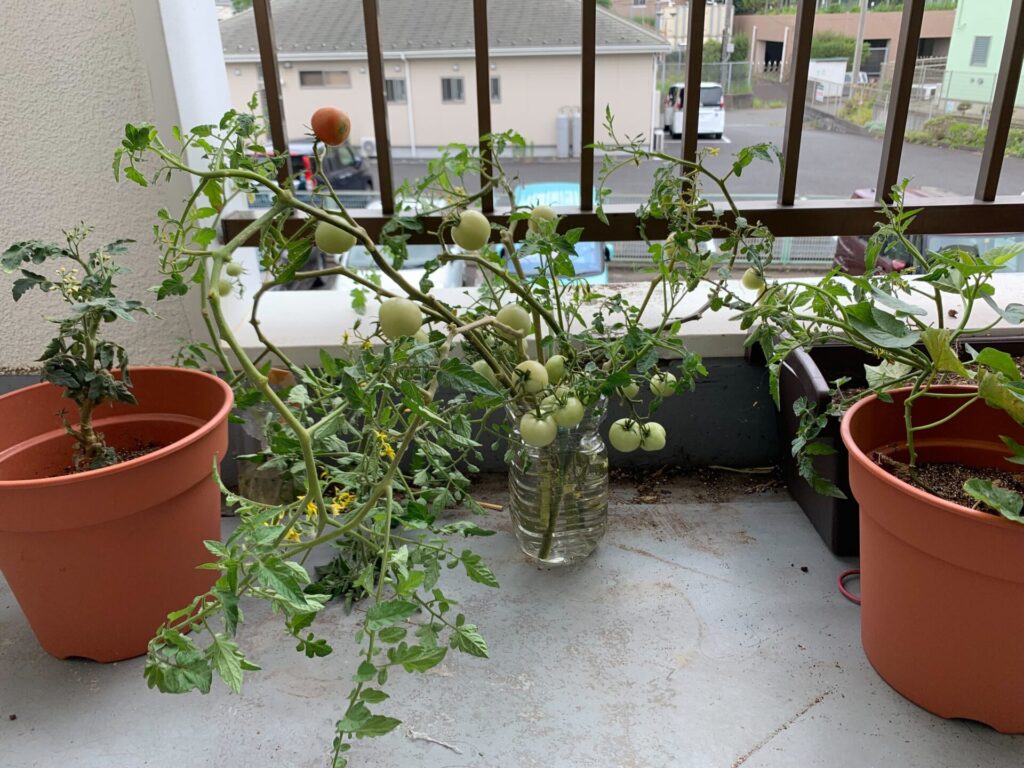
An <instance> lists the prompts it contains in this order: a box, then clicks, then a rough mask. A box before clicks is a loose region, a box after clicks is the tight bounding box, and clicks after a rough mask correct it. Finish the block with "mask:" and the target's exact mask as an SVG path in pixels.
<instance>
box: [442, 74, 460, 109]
mask: <svg viewBox="0 0 1024 768" xmlns="http://www.w3.org/2000/svg"><path fill="white" fill-rule="evenodd" d="M463 100H464V95H463V87H462V78H461V77H442V78H441V101H443V102H445V103H446V104H456V103H460V102H462V101H463Z"/></svg>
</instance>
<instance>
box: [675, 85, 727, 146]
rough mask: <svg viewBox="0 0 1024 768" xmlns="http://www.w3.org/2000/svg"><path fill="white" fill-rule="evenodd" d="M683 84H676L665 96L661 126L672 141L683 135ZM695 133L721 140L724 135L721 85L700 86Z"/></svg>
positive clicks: (723, 101)
mask: <svg viewBox="0 0 1024 768" xmlns="http://www.w3.org/2000/svg"><path fill="white" fill-rule="evenodd" d="M684 91H685V86H684V84H683V83H676V84H675V85H673V86H671V87H670V88H669V89H668V93H667V94H666V95H665V105H664V110H663V124H664V126H665V130H666V131H667V132H668V133H669V134H671V136H672V138H673V139H678V138H680V137H681V136H682V135H683V93H684ZM697 133H698V134H699V135H702V136H711V137H712V138H715V139H720V138H722V134H723V133H725V89H723V88H722V85H721V83H701V84H700V109H699V111H698V117H697Z"/></svg>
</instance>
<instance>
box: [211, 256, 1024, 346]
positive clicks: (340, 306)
mask: <svg viewBox="0 0 1024 768" xmlns="http://www.w3.org/2000/svg"><path fill="white" fill-rule="evenodd" d="M817 279H818V278H817V277H808V278H802V279H801V280H806V281H808V282H811V281H815V280H817ZM994 283H995V286H996V294H995V297H994V298H995V300H996V301H997V302H998V303H999V305H1000V306H1003V305H1006V304H1009V303H1011V302H1019V303H1024V274H1022V273H1007V274H1004V275H997V276H996V277H995V279H994ZM729 284H730V287H731V288H732V289H733V290H734V291H737V293H739V295H749V296H750V297H751V298H752V297H753V292H752V291H747V290H745V289H744V288H742V287H741V286H740V285H739V281H738V280H732V281H730V283H729ZM258 285H259V284H258V282H256V281H255V280H253V279H252V278H249V279H247V280H246V289H245V292H244V295H243V297H242V298H236V299H234V300H231V301H229V302H226V304H227V307H226V311H227V314H228V318H229V322H230V324H231V327H232V329H233V331H234V333H235V335H236V337H237V338H238V340H239V342H240V343H241V345H242V348H243V349H244V350H245V352H246V354H248V355H250V356H255V355H258V354H260V353H261V352H263V345H262V344H261V343H260V342H259V339H257V337H256V333H255V331H254V329H253V328H252V326H251V325H250V324H249V315H250V313H251V310H252V301H251V297H252V295H253V292H254V291H255V290H256V288H258ZM647 287H648V284H647V283H612V284H610V285H602V286H594V289H595V290H598V291H600V292H601V293H604V294H607V295H613V294H615V293H621V294H622V296H623V298H624V299H625V300H626V301H628V302H631V303H633V304H639V303H640V302H641V301H642V299H643V296H644V294H645V292H646V290H647ZM431 295H432V296H434V297H436V298H437V299H439V300H440V301H443V302H445V303H447V304H449V305H451V306H454V307H460V306H462V307H466V306H469V305H470V304H471V303H472V302H473V301H474V300H475V297H476V289H475V288H435V289H434V290H433V291H431ZM706 298H707V297H706V294H705V293H704V292H701V291H699V292H697V293H695V294H691V295H688V296H687V297H686V298H685V299H684V300H683V302H682V303H681V304H680V306H679V307H678V308H677V309H676V311H675V312H674V313H673V315H672V316H673V317H684V316H686V315H689V314H691V313H693V312H694V311H696V310H697V309H699V308H700V306H701V305H702V304H703V303H704V302H705V301H706ZM377 306H378V304H377V302H376V301H374V300H373V299H372V298H370V299H369V300H368V301H367V308H366V311H365V312H364V313H363V314H359V313H357V312H356V311H355V310H353V309H352V307H351V300H350V297H349V295H348V293H347V292H346V291H337V290H317V291H272V292H268V293H266V294H265V295H264V297H263V298H262V299H261V301H260V313H259V319H260V328H261V330H262V331H263V333H264V335H265V336H266V337H267V338H268V339H270V340H271V341H272V342H273V343H274V344H276V345H277V346H278V347H279V348H280V349H281V351H282V352H284V353H285V354H286V355H288V356H289V357H290V358H291V359H292V360H293V361H294V362H295V363H296V364H298V365H310V366H316V365H319V351H320V349H325V350H327V351H328V352H329V353H331V354H334V355H337V354H339V353H340V352H341V351H342V349H343V348H344V346H345V345H344V341H343V335H344V334H345V333H346V332H349V333H350V334H351V333H352V332H353V331H354V330H355V328H356V326H357V325H359V326H360V332H361V334H362V335H366V334H368V333H369V332H370V331H371V330H372V329H373V325H374V323H375V322H376V319H377ZM596 308H597V305H596V303H595V304H593V305H591V306H590V307H587V308H584V311H583V312H582V314H583V316H584V317H585V318H586V319H587V320H589V319H590V318H591V317H592V315H593V312H594V311H595V310H596ZM588 310H589V311H588ZM951 310H952V311H954V312H956V313H957V314H958V315H959V313H961V312H962V311H963V308H962V307H961V306H960V304H959V302H954V301H947V303H946V304H945V306H944V311H945V313H946V314H947V317H946V325H947V326H955V325H956V324H957V322H958V320H954V319H952V317H951V316H950V315H949V313H950V311H951ZM734 315H735V313H734V312H732V311H731V310H722V311H719V312H710V311H709V312H706V313H705V314H704V315H703V316H702V317H701V318H699V319H697V320H693V321H691V322H688V323H686V324H685V325H684V326H683V328H682V333H681V334H680V335H681V337H682V338H683V339H684V341H685V342H686V346H687V348H688V349H689V350H690V351H692V352H696V353H697V354H699V355H701V356H702V357H706V358H714V357H742V356H743V354H744V347H743V342H744V340H745V339H746V337H747V332H746V331H743V330H741V329H740V325H739V321H738V320H736V319H734V317H733V316H734ZM660 319H661V301H660V297H659V296H658V295H657V294H656V296H655V298H654V300H652V301H651V303H650V306H649V307H648V308H647V310H646V311H645V312H644V315H643V318H642V322H643V323H644V324H645V325H654V324H655V323H657V322H659V321H660ZM928 319H929V320H930V321H931V322H933V323H934V322H935V319H936V318H935V315H934V312H930V313H929V315H928ZM995 319H996V314H995V313H994V312H993V311H992V309H991V308H990V307H989V306H988V305H987V304H984V303H982V302H977V303H976V304H975V308H974V311H973V322H972V327H979V326H985V325H988V324H989V323H991V322H992V321H993V320H995ZM1017 327H1018V326H1013V325H1010V324H1009V323H1006V322H1005V321H1001V322H1000V323H999V324H998V325H997V326H996V328H994V329H993V331H992V333H996V332H998V331H1001V330H1010V329H1014V328H1017ZM349 343H350V344H353V345H354V344H356V343H358V342H357V341H356V340H354V339H350V342H349Z"/></svg>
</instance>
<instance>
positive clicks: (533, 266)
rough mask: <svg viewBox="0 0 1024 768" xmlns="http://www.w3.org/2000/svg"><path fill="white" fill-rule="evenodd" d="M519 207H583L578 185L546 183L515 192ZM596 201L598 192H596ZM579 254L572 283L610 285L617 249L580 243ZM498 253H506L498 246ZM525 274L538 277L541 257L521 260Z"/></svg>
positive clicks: (596, 243) (509, 263)
mask: <svg viewBox="0 0 1024 768" xmlns="http://www.w3.org/2000/svg"><path fill="white" fill-rule="evenodd" d="M513 193H514V194H515V196H516V203H518V204H519V205H529V206H533V205H550V206H551V207H552V208H559V207H563V208H576V207H579V204H580V188H579V185H578V184H572V183H569V182H561V181H555V182H546V183H541V184H526V185H523V186H519V187H516V189H515V190H513ZM595 199H596V192H595ZM575 250H576V253H575V255H574V256H573V257H572V266H573V269H574V270H575V273H576V275H575V277H573V278H567V279H569V280H586V281H587V282H588V283H590V284H591V285H605V284H607V282H608V262H609V261H611V259H612V256H613V254H614V249H613V247H612V245H611V244H610V243H600V242H583V241H581V242H578V243H576V249H575ZM498 253H500V254H501V255H502V256H505V249H504V248H503V247H502V246H498ZM505 261H506V265H507V267H508V268H509V269H511V268H512V262H511V260H510V259H508V258H507V257H506V258H505ZM520 265H521V266H522V268H523V271H524V272H525V273H526V274H528V275H533V274H536V273H537V271H538V270H539V269H540V266H541V264H540V256H539V255H538V254H528V255H526V256H523V257H522V258H521V259H520Z"/></svg>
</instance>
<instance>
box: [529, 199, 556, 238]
mask: <svg viewBox="0 0 1024 768" xmlns="http://www.w3.org/2000/svg"><path fill="white" fill-rule="evenodd" d="M557 218H558V214H557V213H555V209H554V208H552V207H551V206H550V205H537V206H534V208H533V210H532V211H530V218H529V219H528V221H527V226H528V227H529V228H530V231H531V232H542V231H544V230H546V229H547V227H546V226H545V224H546V223H547V222H549V221H555V220H556V219H557Z"/></svg>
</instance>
